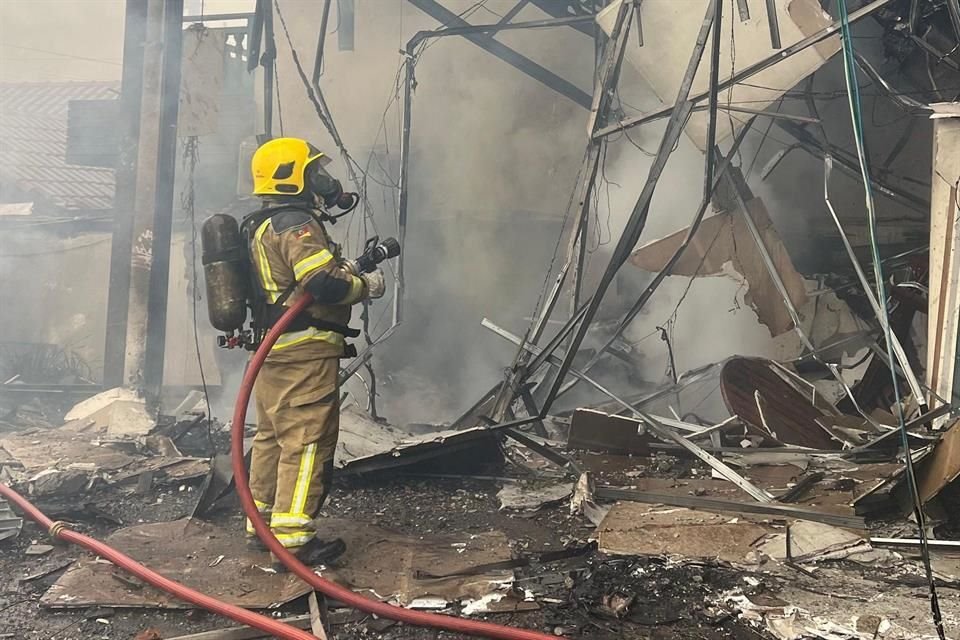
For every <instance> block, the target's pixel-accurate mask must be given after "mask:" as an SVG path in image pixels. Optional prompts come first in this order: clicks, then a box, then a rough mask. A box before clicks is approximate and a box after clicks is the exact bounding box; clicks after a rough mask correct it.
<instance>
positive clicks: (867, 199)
mask: <svg viewBox="0 0 960 640" xmlns="http://www.w3.org/2000/svg"><path fill="white" fill-rule="evenodd" d="M837 11H838V15H839V18H840V25H841V29H840V34H841V35H840V37H841V42H842V49H843V67H844V70H845V76H846V83H847V94H848V103H849V105H850V120H851V122H852V125H853V137H854V142H855V143H856V147H857V156H858V157H859V159H860V172H861V174H862V176H863V193H864V203H865V204H866V208H867V220H868V223H869V224H868V226H869V228H870V253H871V257H872V258H873V272H874V279H875V282H876V288H877V300H878V302H879V306H880V309H881V310H884V313H881V314H879V315H880V324H881V325H882V327H881V328H882V329H883V334H884V342H885V343H886V352H887V353H886V355H887V365H888V366H889V368H890V376H891V379H892V382H893V394H894V406H895V407H896V409H895V411H896V416H897V424H898V427H899V429H900V439H901V445H902V446H903V457H904V466H905V474H904V475H905V476H906V480H907V487H908V489H909V491H910V496H911V498H912V499H913V512H914V516H915V517H916V519H917V528H918V529H919V537H920V551H921V556H922V558H923V568H924V571H925V572H926V577H927V583H928V584H929V588H930V611H931V613H932V614H933V623H934V626H935V627H936V629H937V636H938V637H939V638H940V640H946V637H947V636H946V632H945V631H944V628H943V616H942V614H941V612H940V599H939V597H938V596H937V586H936V582H935V581H934V578H933V569H932V567H931V566H930V546H929V540H928V539H927V526H926V516H925V514H924V512H923V502H922V501H921V500H920V494H919V492H918V490H917V478H916V473H915V470H914V467H913V457H912V455H911V453H910V440H909V434H908V432H907V425H906V422H905V421H904V416H903V404H902V401H901V397H900V381H899V379H898V377H897V367H896V364H895V362H894V356H893V344H892V343H893V336H892V331H891V329H890V318H889V316H888V315H887V314H886V311H885V310H886V308H887V292H886V287H885V286H884V285H885V282H884V277H883V265H882V261H881V258H880V245H879V241H878V240H877V216H876V210H875V208H874V200H873V188H872V185H871V183H870V166H869V158H868V157H867V153H866V145H865V142H864V135H863V115H862V110H861V105H860V87H859V86H858V85H857V81H856V69H855V67H854V52H853V40H852V38H851V35H850V18H849V16H848V14H847V4H846V1H845V0H837ZM919 400H920V399H919V398H917V401H919Z"/></svg>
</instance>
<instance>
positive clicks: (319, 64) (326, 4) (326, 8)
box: [313, 0, 333, 88]
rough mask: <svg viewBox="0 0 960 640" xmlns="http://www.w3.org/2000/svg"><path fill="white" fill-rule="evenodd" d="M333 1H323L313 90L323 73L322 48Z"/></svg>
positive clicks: (314, 64)
mask: <svg viewBox="0 0 960 640" xmlns="http://www.w3.org/2000/svg"><path fill="white" fill-rule="evenodd" d="M331 4H333V0H323V13H322V14H320V31H319V33H318V34H317V54H316V57H315V58H314V59H313V84H314V88H316V86H317V85H318V84H319V83H320V74H321V73H322V72H323V48H324V45H326V43H327V21H328V20H329V19H330V5H331Z"/></svg>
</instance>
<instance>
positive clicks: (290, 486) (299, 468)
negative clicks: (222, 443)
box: [247, 358, 340, 548]
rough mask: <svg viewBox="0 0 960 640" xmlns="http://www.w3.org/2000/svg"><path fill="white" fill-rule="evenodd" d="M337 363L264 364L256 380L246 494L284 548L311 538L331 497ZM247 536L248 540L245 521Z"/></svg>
mask: <svg viewBox="0 0 960 640" xmlns="http://www.w3.org/2000/svg"><path fill="white" fill-rule="evenodd" d="M339 362H340V361H339V359H338V358H318V359H314V360H308V361H304V362H296V363H271V362H270V361H269V360H267V362H266V363H265V364H264V365H263V368H262V369H261V370H260V374H259V376H257V382H256V385H255V387H254V397H255V400H256V407H257V435H256V437H255V438H254V439H253V451H252V454H251V455H252V459H251V462H250V490H251V492H252V493H253V497H254V499H255V500H256V502H257V507H258V508H259V509H260V512H261V513H262V514H264V517H265V518H268V520H269V523H270V528H271V529H272V530H273V533H274V535H276V536H277V539H278V540H279V541H280V542H281V543H282V544H283V546H285V547H288V548H293V547H299V546H301V545H304V544H306V543H307V542H309V541H310V540H311V539H312V538H313V537H314V536H315V531H314V527H313V519H314V518H315V517H316V516H317V512H319V510H320V507H321V506H322V505H323V501H324V500H325V499H326V497H327V493H328V492H329V491H330V480H331V476H332V473H333V455H334V451H335V450H336V447H337V436H338V434H339V430H340V400H339V388H338V384H337V375H338V370H339ZM247 532H248V533H249V534H251V535H252V534H253V527H252V525H251V524H250V522H249V520H248V521H247Z"/></svg>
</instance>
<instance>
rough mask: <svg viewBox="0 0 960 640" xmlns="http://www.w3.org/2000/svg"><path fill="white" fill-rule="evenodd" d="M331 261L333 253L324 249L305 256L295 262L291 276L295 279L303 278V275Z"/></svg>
mask: <svg viewBox="0 0 960 640" xmlns="http://www.w3.org/2000/svg"><path fill="white" fill-rule="evenodd" d="M332 261H333V254H332V253H330V252H329V251H327V250H326V249H324V250H323V251H318V252H316V253H315V254H313V255H311V256H307V257H306V258H304V259H303V260H301V261H300V262H298V263H297V264H295V265H293V277H294V278H296V279H297V280H303V278H304V277H305V276H307V275H308V274H310V273H313V272H314V271H316V270H317V269H319V268H321V267H325V266H326V265H328V264H330V263H331V262H332Z"/></svg>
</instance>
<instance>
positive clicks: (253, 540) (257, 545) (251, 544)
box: [246, 535, 270, 551]
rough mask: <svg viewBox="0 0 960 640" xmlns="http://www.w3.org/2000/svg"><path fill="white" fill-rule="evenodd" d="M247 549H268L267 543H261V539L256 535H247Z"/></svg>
mask: <svg viewBox="0 0 960 640" xmlns="http://www.w3.org/2000/svg"><path fill="white" fill-rule="evenodd" d="M246 542H247V549H250V550H251V551H270V549H268V548H267V545H265V544H263V541H262V540H261V539H260V538H258V537H257V536H251V535H247V540H246Z"/></svg>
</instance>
